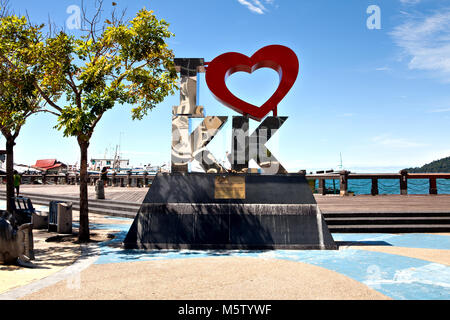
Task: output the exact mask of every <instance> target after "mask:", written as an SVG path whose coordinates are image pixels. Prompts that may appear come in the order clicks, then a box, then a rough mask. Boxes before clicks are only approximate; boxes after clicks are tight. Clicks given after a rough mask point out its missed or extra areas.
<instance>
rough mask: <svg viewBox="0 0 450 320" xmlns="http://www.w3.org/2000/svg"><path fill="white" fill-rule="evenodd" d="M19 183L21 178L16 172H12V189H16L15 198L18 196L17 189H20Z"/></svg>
mask: <svg viewBox="0 0 450 320" xmlns="http://www.w3.org/2000/svg"><path fill="white" fill-rule="evenodd" d="M21 182H22V177H21V176H20V174H19V173H18V172H17V170H14V188H15V189H16V197H18V196H19V189H20V183H21Z"/></svg>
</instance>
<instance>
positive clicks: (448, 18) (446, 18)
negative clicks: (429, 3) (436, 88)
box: [391, 8, 450, 82]
mask: <svg viewBox="0 0 450 320" xmlns="http://www.w3.org/2000/svg"><path fill="white" fill-rule="evenodd" d="M407 19H408V20H407V21H406V22H404V23H403V24H401V25H399V26H397V27H396V28H395V29H394V31H392V32H391V36H392V37H393V39H394V41H395V43H396V44H397V45H398V46H399V47H400V48H402V50H403V53H404V54H405V55H406V56H407V57H408V60H409V63H408V67H409V69H412V70H422V71H429V72H432V73H433V75H435V76H438V77H441V78H442V79H443V80H444V81H445V82H450V8H448V9H446V10H442V11H441V12H439V13H434V14H432V15H428V16H424V15H422V14H420V15H408V18H407Z"/></svg>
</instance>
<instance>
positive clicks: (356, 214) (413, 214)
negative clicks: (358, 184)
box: [319, 206, 450, 219]
mask: <svg viewBox="0 0 450 320" xmlns="http://www.w3.org/2000/svg"><path fill="white" fill-rule="evenodd" d="M319 207H320V206H319ZM322 214H323V216H324V217H325V218H326V219H327V218H391V217H392V218H396V217H398V218H403V217H450V212H324V211H323V210H322Z"/></svg>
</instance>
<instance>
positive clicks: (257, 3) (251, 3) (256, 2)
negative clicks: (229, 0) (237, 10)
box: [238, 0, 275, 14]
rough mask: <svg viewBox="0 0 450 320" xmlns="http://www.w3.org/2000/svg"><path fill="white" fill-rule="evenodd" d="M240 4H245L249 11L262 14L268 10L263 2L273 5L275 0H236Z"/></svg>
mask: <svg viewBox="0 0 450 320" xmlns="http://www.w3.org/2000/svg"><path fill="white" fill-rule="evenodd" d="M238 2H239V3H240V4H242V5H243V6H246V7H247V8H248V9H249V10H250V11H252V12H254V13H257V14H264V13H266V12H268V11H269V10H268V9H267V8H266V6H265V5H264V4H263V2H264V3H265V4H268V5H274V3H275V0H238Z"/></svg>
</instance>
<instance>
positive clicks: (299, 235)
mask: <svg viewBox="0 0 450 320" xmlns="http://www.w3.org/2000/svg"><path fill="white" fill-rule="evenodd" d="M217 176H221V177H223V176H224V175H222V174H195V173H191V174H158V175H157V176H156V178H155V179H154V180H153V183H152V186H151V188H150V190H149V192H148V193H147V195H146V197H145V199H144V202H143V203H142V205H141V208H140V209H139V212H138V214H137V215H136V217H135V219H134V222H133V224H132V226H131V228H130V230H129V231H128V234H127V236H126V238H125V240H124V246H125V248H128V249H136V248H140V249H155V248H156V249H174V248H176V249H187V248H188V249H336V244H335V243H334V240H333V238H332V236H331V234H330V232H329V231H328V227H327V225H326V222H325V221H324V219H323V216H322V214H321V212H320V209H319V207H318V206H317V204H316V201H315V199H314V197H313V195H312V192H311V189H310V188H309V185H308V183H307V181H306V179H305V177H304V176H301V175H298V174H286V175H259V174H245V175H238V176H241V177H243V179H245V199H215V179H216V177H217ZM226 176H231V175H229V174H227V175H226Z"/></svg>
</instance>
